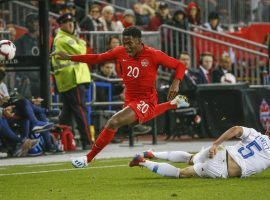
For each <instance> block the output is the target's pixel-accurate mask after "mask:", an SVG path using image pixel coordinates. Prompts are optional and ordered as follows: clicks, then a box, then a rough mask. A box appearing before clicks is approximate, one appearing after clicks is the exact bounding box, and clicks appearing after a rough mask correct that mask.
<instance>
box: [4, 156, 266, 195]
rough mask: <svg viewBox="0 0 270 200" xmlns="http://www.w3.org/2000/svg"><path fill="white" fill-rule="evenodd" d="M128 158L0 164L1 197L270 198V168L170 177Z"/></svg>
mask: <svg viewBox="0 0 270 200" xmlns="http://www.w3.org/2000/svg"><path fill="white" fill-rule="evenodd" d="M129 160H130V159H128V158H126V159H125V158H122V159H104V160H96V161H94V162H93V163H92V164H91V166H89V167H88V168H86V169H74V168H73V167H72V166H71V164H70V163H48V164H40V165H23V166H5V167H0V200H13V199H16V200H17V199H18V200H24V199H27V200H30V199H31V200H32V199H34V200H43V199H50V200H58V199H59V200H66V199H72V200H88V199H91V200H92V199H93V200H99V199H100V200H106V199H110V200H114V199H115V200H121V199H123V200H130V199H136V200H137V199H139V200H141V199H146V200H148V199H149V200H159V199H162V200H163V199H183V200H185V199H191V200H193V199H203V200H204V199H215V200H216V199H228V200H234V199H236V200H240V199H245V200H246V199H258V200H261V199H267V200H269V199H270V192H269V183H270V181H269V180H270V169H269V170H266V171H265V172H263V173H261V174H258V175H255V176H252V177H249V178H246V179H238V178H233V179H219V180H217V179H216V180H214V179H201V178H189V179H170V178H164V177H160V176H158V175H156V174H154V173H152V172H150V171H149V170H148V169H144V168H139V167H134V168H129V167H128V162H129ZM176 166H180V167H183V166H185V165H179V164H177V165H176Z"/></svg>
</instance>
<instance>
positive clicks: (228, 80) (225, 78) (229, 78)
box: [220, 73, 236, 84]
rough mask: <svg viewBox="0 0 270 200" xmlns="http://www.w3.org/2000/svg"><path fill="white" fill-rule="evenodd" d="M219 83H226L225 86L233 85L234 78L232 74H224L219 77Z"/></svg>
mask: <svg viewBox="0 0 270 200" xmlns="http://www.w3.org/2000/svg"><path fill="white" fill-rule="evenodd" d="M220 82H221V83H226V84H228V83H231V84H234V83H236V78H235V76H234V75H233V74H231V73H226V74H224V75H223V76H222V77H221V79H220Z"/></svg>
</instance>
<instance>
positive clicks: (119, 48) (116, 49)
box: [112, 46, 126, 52]
mask: <svg viewBox="0 0 270 200" xmlns="http://www.w3.org/2000/svg"><path fill="white" fill-rule="evenodd" d="M112 51H114V52H125V51H126V50H125V48H124V46H118V47H115V48H114V49H113V50H112Z"/></svg>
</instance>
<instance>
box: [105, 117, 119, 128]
mask: <svg viewBox="0 0 270 200" xmlns="http://www.w3.org/2000/svg"><path fill="white" fill-rule="evenodd" d="M119 126H120V122H119V120H118V119H117V118H116V117H114V116H113V117H111V118H110V119H109V120H108V122H107V124H106V128H109V129H118V128H119Z"/></svg>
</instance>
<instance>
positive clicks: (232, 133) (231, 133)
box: [209, 126, 244, 158]
mask: <svg viewBox="0 0 270 200" xmlns="http://www.w3.org/2000/svg"><path fill="white" fill-rule="evenodd" d="M243 131H244V130H243V128H242V127H241V126H234V127H232V128H230V129H228V130H227V131H225V132H224V133H223V134H222V135H221V136H220V137H219V138H218V139H217V140H216V141H214V142H213V144H212V146H211V148H210V149H209V157H210V158H212V157H213V156H214V155H215V154H216V152H217V148H218V146H219V145H221V144H222V143H223V142H224V141H227V140H229V139H231V138H234V137H237V138H240V137H241V136H242V134H243Z"/></svg>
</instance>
